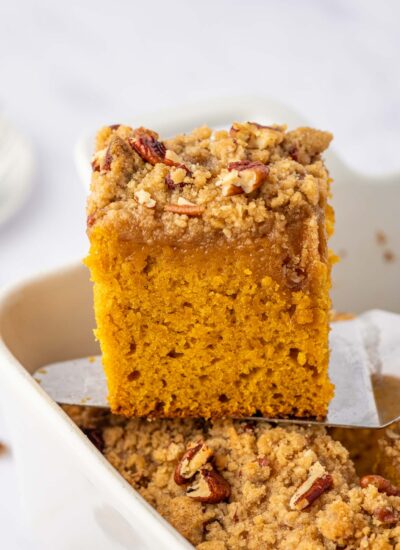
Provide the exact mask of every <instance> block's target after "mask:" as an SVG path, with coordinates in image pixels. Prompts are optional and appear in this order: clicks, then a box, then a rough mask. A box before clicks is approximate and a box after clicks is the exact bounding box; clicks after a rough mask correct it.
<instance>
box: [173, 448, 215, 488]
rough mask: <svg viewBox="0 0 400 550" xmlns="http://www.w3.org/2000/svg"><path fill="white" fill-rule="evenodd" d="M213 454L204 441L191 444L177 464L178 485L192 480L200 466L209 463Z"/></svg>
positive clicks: (176, 481)
mask: <svg viewBox="0 0 400 550" xmlns="http://www.w3.org/2000/svg"><path fill="white" fill-rule="evenodd" d="M212 454H213V452H212V450H211V449H210V448H209V447H208V446H207V445H206V443H204V441H198V442H197V443H193V444H192V445H190V446H189V448H188V450H187V451H186V453H185V454H184V455H183V457H182V458H181V460H180V461H179V462H178V464H177V465H176V468H175V472H174V481H175V483H176V484H177V485H183V484H184V483H188V482H189V481H191V480H192V479H193V477H194V476H195V474H196V473H197V472H198V471H199V470H200V468H202V467H203V466H205V464H207V462H208V461H209V459H210V458H211V456H212Z"/></svg>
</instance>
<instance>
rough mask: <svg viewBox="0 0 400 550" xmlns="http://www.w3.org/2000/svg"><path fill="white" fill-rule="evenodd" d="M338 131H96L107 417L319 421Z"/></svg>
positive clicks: (93, 217) (91, 225)
mask: <svg viewBox="0 0 400 550" xmlns="http://www.w3.org/2000/svg"><path fill="white" fill-rule="evenodd" d="M330 140H331V135H330V134H329V133H327V132H321V131H318V130H313V129H310V128H299V129H297V130H294V131H289V132H287V131H286V128H285V127H284V126H271V127H267V126H261V125H259V124H257V123H244V124H239V123H234V124H233V125H232V127H231V129H230V131H229V132H228V131H217V132H212V131H211V130H210V129H209V128H207V127H202V128H199V129H197V130H194V131H193V132H192V133H189V134H186V135H178V136H176V137H175V138H172V139H169V140H165V141H164V142H161V141H159V137H158V135H157V134H156V133H155V132H153V131H150V130H146V129H144V128H137V129H132V128H130V127H127V126H117V127H107V128H104V129H103V130H101V131H100V133H99V135H98V138H97V148H96V153H95V155H94V157H93V179H92V186H91V195H90V198H89V201H88V234H89V238H90V243H91V247H90V253H89V256H88V258H87V260H86V262H87V265H88V266H89V268H90V270H91V274H92V278H93V281H94V300H95V301H94V303H95V313H96V321H97V330H96V335H97V337H98V339H99V341H100V344H101V349H102V354H103V362H104V367H105V371H106V375H107V380H108V387H109V401H110V405H111V408H112V410H113V411H114V412H117V413H121V414H124V415H126V416H143V415H150V416H167V417H174V416H181V417H185V416H203V417H211V416H213V417H217V416H226V415H230V416H232V415H233V416H250V415H254V414H261V415H263V416H270V417H272V416H274V417H275V416H279V415H297V416H323V415H325V414H326V412H327V407H328V404H329V401H330V399H331V397H332V394H333V388H332V384H331V383H330V382H329V379H328V374H327V367H328V355H329V353H328V331H329V311H330V300H329V288H330V267H331V265H330V264H331V260H330V255H329V253H328V249H327V237H328V236H329V235H330V233H331V232H332V226H333V212H332V210H331V208H330V207H329V206H328V205H327V198H328V194H329V183H330V179H329V175H328V172H327V170H326V168H325V166H324V164H323V162H322V160H321V153H322V152H323V151H324V150H325V149H326V147H327V146H328V144H329V142H330Z"/></svg>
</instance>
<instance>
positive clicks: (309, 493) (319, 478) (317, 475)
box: [289, 462, 333, 510]
mask: <svg viewBox="0 0 400 550" xmlns="http://www.w3.org/2000/svg"><path fill="white" fill-rule="evenodd" d="M332 485H333V479H332V476H331V475H330V474H328V473H327V471H326V470H325V468H324V467H323V466H322V464H321V463H320V462H316V463H315V464H313V466H312V467H311V469H310V475H309V477H308V478H307V479H306V481H305V482H304V483H303V484H302V485H300V487H299V488H298V489H297V490H296V491H295V492H294V494H293V496H292V498H291V499H290V502H289V506H290V508H291V509H292V510H304V508H307V506H310V504H312V503H313V502H314V501H315V500H316V499H317V498H318V497H319V496H320V495H322V493H323V492H324V491H327V490H328V489H331V488H332Z"/></svg>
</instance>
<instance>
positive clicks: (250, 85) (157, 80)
mask: <svg viewBox="0 0 400 550" xmlns="http://www.w3.org/2000/svg"><path fill="white" fill-rule="evenodd" d="M399 20H400V3H399V2H398V0H385V2H377V1H374V0H325V1H324V2H323V1H321V0H308V1H307V0H276V1H267V0H247V1H244V0H243V1H242V2H240V1H238V0H214V1H212V0H201V1H197V2H194V1H189V0H186V1H185V0H169V1H166V0H164V1H162V0H153V1H151V2H149V1H147V2H146V1H145V0H141V1H140V2H137V1H134V0H131V1H114V2H111V1H110V0H107V1H102V0H89V1H85V2H84V1H82V0H80V1H73V0H71V1H70V2H67V3H63V4H61V3H58V2H51V1H50V0H43V1H41V2H40V1H28V0H26V1H22V0H12V1H11V2H6V1H5V0H0V110H1V111H2V112H3V113H5V114H7V116H8V117H9V118H10V119H11V120H12V121H13V122H14V123H15V124H16V125H17V126H18V127H19V128H20V130H21V131H22V132H23V133H24V134H25V135H26V136H27V137H28V138H29V139H30V140H31V143H32V145H33V147H34V151H35V156H36V160H37V172H36V175H35V181H34V189H33V192H32V194H31V196H30V197H29V199H28V201H27V202H26V204H25V205H24V207H23V208H22V209H21V210H20V212H19V213H18V214H17V215H16V216H15V217H14V218H13V219H12V220H10V221H9V222H8V223H7V224H6V225H5V226H3V227H0V284H4V283H7V282H11V281H14V280H15V279H17V278H20V277H23V276H26V275H27V274H29V273H32V272H37V271H40V270H43V269H47V268H48V267H51V266H55V265H59V264H62V263H64V262H67V261H70V260H72V259H76V258H80V257H82V256H83V255H84V254H85V251H86V248H87V242H86V238H85V234H84V221H85V214H84V192H83V190H82V187H81V185H80V182H79V180H78V177H77V174H76V171H75V168H74V164H73V146H74V143H75V141H76V139H77V137H78V136H79V135H80V134H81V133H82V132H83V131H85V130H87V129H89V130H91V129H93V128H96V127H98V126H100V125H102V124H108V123H117V122H123V121H125V120H127V119H128V118H129V120H132V119H133V120H136V121H137V124H138V125H140V122H141V121H140V116H141V113H143V112H146V111H153V110H154V111H156V110H159V109H164V108H165V109H168V108H169V107H172V106H176V105H179V104H180V103H182V102H185V103H187V102H190V101H195V100H199V99H204V98H207V97H221V96H232V95H241V94H253V95H258V96H267V97H272V98H278V99H280V100H281V101H282V102H286V103H287V104H289V105H291V106H292V107H294V108H295V109H296V110H298V111H299V112H301V113H302V114H303V115H304V116H305V117H306V118H308V119H309V120H310V122H311V123H312V124H314V125H316V126H318V127H320V128H322V129H329V130H332V131H333V132H334V134H335V142H334V147H335V148H336V150H337V151H338V152H339V153H340V154H341V155H342V157H343V158H344V159H345V160H346V161H347V162H348V163H349V164H352V165H353V166H354V167H356V168H357V169H359V170H363V171H368V172H370V173H371V172H373V173H383V172H392V171H398V172H400V132H399V130H400V61H399V59H400V32H399ZM205 122H206V121H205ZM277 122H284V121H277ZM155 129H156V128H155ZM0 406H1V404H0ZM0 440H3V441H4V440H5V441H7V440H8V439H7V434H6V432H5V427H4V426H2V425H1V419H0ZM0 491H1V496H0V532H1V548H4V549H5V550H15V549H18V550H25V549H30V550H32V549H33V548H38V547H37V546H34V544H33V543H32V542H31V541H30V540H29V531H28V530H26V529H24V527H23V518H22V517H21V514H20V513H19V509H18V505H17V496H16V483H15V474H14V469H13V462H12V457H11V456H8V457H6V458H0ZM60 536H62V534H60ZM54 550H57V549H54ZM71 550H72V549H71ZM74 550H75V549H74ZM77 550H81V549H77ZM82 550H90V549H82Z"/></svg>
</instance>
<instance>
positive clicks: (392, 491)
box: [360, 474, 400, 496]
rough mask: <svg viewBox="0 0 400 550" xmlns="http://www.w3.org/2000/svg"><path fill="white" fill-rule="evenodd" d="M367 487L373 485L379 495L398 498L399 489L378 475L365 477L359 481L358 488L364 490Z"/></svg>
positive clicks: (399, 494)
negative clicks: (383, 494)
mask: <svg viewBox="0 0 400 550" xmlns="http://www.w3.org/2000/svg"><path fill="white" fill-rule="evenodd" d="M368 485H373V486H374V487H376V488H377V489H378V491H379V493H385V494H386V495H388V496H400V489H399V488H398V487H396V486H395V485H392V484H391V482H390V481H389V480H388V479H386V478H385V477H382V476H378V475H372V474H371V475H367V476H363V477H362V478H361V479H360V486H361V487H362V488H363V489H365V488H366V487H368Z"/></svg>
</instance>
